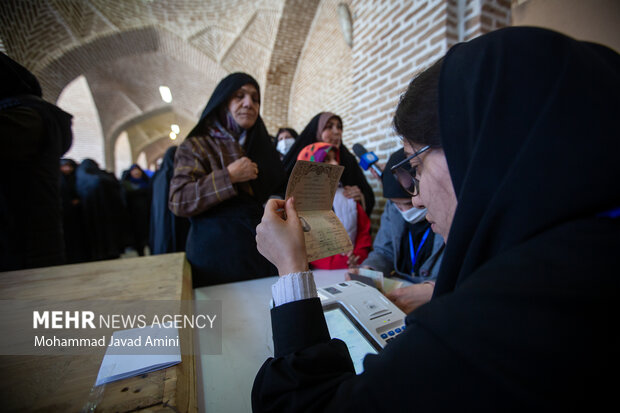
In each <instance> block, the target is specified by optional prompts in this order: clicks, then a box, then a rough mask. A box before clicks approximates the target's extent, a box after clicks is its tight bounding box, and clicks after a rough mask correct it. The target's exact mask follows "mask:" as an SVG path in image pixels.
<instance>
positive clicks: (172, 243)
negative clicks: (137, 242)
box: [149, 146, 189, 255]
mask: <svg viewBox="0 0 620 413" xmlns="http://www.w3.org/2000/svg"><path fill="white" fill-rule="evenodd" d="M176 151H177V147H176V146H171V147H170V148H168V150H167V151H166V153H165V154H164V158H163V161H162V163H161V166H160V168H159V169H158V170H157V172H155V175H153V179H152V201H151V223H150V224H151V225H150V232H149V247H150V249H151V254H153V255H155V254H167V253H169V252H178V251H185V242H186V240H187V233H188V232H189V220H188V219H187V218H183V217H178V216H176V215H174V214H173V213H172V211H170V209H169V208H168V197H169V195H170V180H171V179H172V175H173V173H174V155H175V153H176Z"/></svg>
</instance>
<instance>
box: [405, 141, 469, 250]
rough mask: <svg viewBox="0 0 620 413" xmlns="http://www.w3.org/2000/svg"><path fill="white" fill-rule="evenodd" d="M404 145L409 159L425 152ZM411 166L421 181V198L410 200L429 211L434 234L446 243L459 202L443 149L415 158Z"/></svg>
mask: <svg viewBox="0 0 620 413" xmlns="http://www.w3.org/2000/svg"><path fill="white" fill-rule="evenodd" d="M403 144H404V147H405V153H406V154H407V156H409V155H413V154H414V153H415V152H416V151H418V150H420V149H421V148H422V146H412V145H411V144H409V142H407V141H406V140H403ZM411 166H412V167H416V172H417V173H416V178H417V179H418V180H419V181H420V194H419V195H417V196H414V197H412V198H411V201H412V202H413V206H414V207H416V208H427V210H428V212H427V213H426V220H427V221H428V222H430V223H431V224H432V226H431V228H432V229H433V232H436V233H438V234H440V235H441V236H442V237H443V238H444V240H446V241H447V240H448V233H449V232H450V227H451V226H452V219H453V218H454V212H455V211H456V205H457V201H456V194H455V192H454V187H453V186H452V179H451V178H450V171H449V170H448V162H447V161H446V155H445V154H444V152H443V150H442V149H430V150H428V151H426V152H424V153H422V154H420V155H419V156H416V157H415V158H413V159H412V160H411Z"/></svg>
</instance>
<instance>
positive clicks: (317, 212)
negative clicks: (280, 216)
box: [286, 161, 353, 261]
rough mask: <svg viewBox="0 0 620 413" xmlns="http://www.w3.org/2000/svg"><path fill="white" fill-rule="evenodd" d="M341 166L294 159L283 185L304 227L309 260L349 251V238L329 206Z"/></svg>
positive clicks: (332, 199)
mask: <svg viewBox="0 0 620 413" xmlns="http://www.w3.org/2000/svg"><path fill="white" fill-rule="evenodd" d="M343 170H344V166H340V165H330V164H327V163H317V162H308V161H297V163H296V164H295V167H294V168H293V171H292V172H291V176H290V178H289V181H288V186H287V188H286V199H288V198H290V197H291V196H292V197H294V198H295V209H296V210H297V215H299V219H300V221H301V224H302V228H303V230H304V238H305V241H306V254H307V255H308V261H314V260H318V259H320V258H324V257H329V256H331V255H335V254H340V253H345V252H349V251H351V250H352V249H353V244H352V243H351V239H350V238H349V235H348V234H347V231H346V229H345V228H344V226H343V225H342V222H340V220H339V219H338V217H337V216H336V214H335V213H334V211H333V210H332V205H333V203H334V196H335V195H336V189H338V182H340V176H341V175H342V171H343Z"/></svg>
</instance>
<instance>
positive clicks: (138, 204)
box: [121, 164, 151, 256]
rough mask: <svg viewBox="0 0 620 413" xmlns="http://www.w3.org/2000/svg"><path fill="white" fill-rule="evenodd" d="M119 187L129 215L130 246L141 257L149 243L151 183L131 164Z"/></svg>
mask: <svg viewBox="0 0 620 413" xmlns="http://www.w3.org/2000/svg"><path fill="white" fill-rule="evenodd" d="M121 185H122V188H123V195H124V199H125V205H126V206H127V213H128V215H129V229H130V238H131V244H130V245H131V246H132V247H133V248H134V249H135V250H136V252H137V253H138V255H139V256H143V255H144V248H145V247H146V246H147V244H148V241H149V226H150V215H151V182H150V179H149V177H148V176H147V175H146V173H145V172H144V171H143V170H142V168H140V167H139V166H138V165H137V164H133V165H131V166H130V167H129V169H128V170H126V171H124V172H123V175H122V177H121Z"/></svg>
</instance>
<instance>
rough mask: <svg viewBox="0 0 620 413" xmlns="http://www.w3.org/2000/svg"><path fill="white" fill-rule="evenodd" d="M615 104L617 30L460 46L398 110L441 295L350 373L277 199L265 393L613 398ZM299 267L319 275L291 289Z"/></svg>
mask: <svg viewBox="0 0 620 413" xmlns="http://www.w3.org/2000/svg"><path fill="white" fill-rule="evenodd" d="M619 118H620V56H619V55H618V54H617V53H615V52H614V51H612V50H610V49H608V48H606V47H603V46H600V45H596V44H592V43H587V42H579V41H576V40H574V39H571V38H568V37H566V36H563V35H561V34H559V33H555V32H552V31H548V30H544V29H537V28H523V27H514V28H507V29H502V30H498V31H495V32H491V33H489V34H486V35H483V36H481V37H479V38H477V39H474V40H472V41H469V42H467V43H462V44H459V45H456V46H455V47H453V48H452V49H451V50H450V51H449V52H448V54H447V55H446V56H445V58H444V59H443V60H442V61H440V62H439V63H437V64H435V65H434V66H432V67H431V68H430V69H428V70H427V71H425V72H424V73H423V74H422V75H420V76H419V77H417V78H416V79H414V80H413V82H412V83H411V85H410V86H409V89H408V90H407V92H406V93H405V95H404V96H403V98H402V99H401V102H400V103H399V105H398V108H397V110H396V115H395V118H394V125H395V128H396V130H397V132H398V133H399V134H401V135H402V136H403V138H404V139H403V140H404V143H405V149H406V151H407V153H408V154H409V163H410V166H411V172H412V173H410V174H409V180H408V181H406V182H404V183H405V184H406V187H407V188H408V190H409V191H410V192H411V193H412V200H413V203H414V206H416V207H418V208H427V209H428V214H427V219H428V220H429V221H431V222H432V223H433V230H435V231H437V232H438V233H440V234H442V235H443V236H444V238H445V239H446V250H445V254H444V258H443V262H442V266H441V268H440V272H439V275H438V278H437V283H436V286H435V291H434V294H433V298H432V299H431V301H430V302H429V303H427V304H425V305H423V306H421V307H419V308H418V309H416V310H415V311H413V312H412V313H410V314H409V315H408V316H407V317H406V324H407V327H406V329H405V330H404V332H403V333H402V334H400V335H399V336H398V337H397V338H396V339H394V340H392V341H391V342H390V343H389V344H388V345H387V347H385V348H384V349H383V351H382V352H381V353H380V354H378V355H369V356H367V357H366V359H365V362H364V372H363V373H362V374H360V375H355V373H354V370H353V366H352V363H351V360H350V357H349V354H348V351H347V347H346V345H345V344H344V343H342V342H341V341H339V340H330V337H329V332H328V331H327V328H326V326H325V322H324V321H323V314H322V310H321V304H320V300H319V299H318V298H313V295H312V290H313V289H312V285H313V284H312V283H311V280H312V276H311V275H310V274H311V273H309V272H306V270H307V264H306V263H305V260H304V259H305V255H304V244H303V235H302V234H301V230H300V229H299V223H298V220H297V219H296V214H295V210H294V208H293V204H292V203H291V202H290V200H289V201H287V202H286V203H285V204H284V203H283V202H280V203H278V202H273V203H271V204H268V205H267V208H266V212H265V215H264V216H263V221H262V223H261V225H260V226H259V227H258V232H257V233H258V235H257V240H258V249H259V251H260V252H261V253H262V254H264V255H265V256H267V257H268V258H269V259H270V260H271V261H272V262H274V263H275V264H276V266H277V267H278V269H279V271H280V275H281V276H282V277H281V278H280V281H278V283H276V285H275V286H274V288H273V292H274V301H275V304H276V307H275V308H274V309H273V310H272V324H273V337H274V350H275V358H272V359H269V360H267V361H266V362H265V364H264V365H263V367H262V368H261V370H260V371H259V373H258V375H257V377H256V380H255V383H254V389H253V394H252V400H253V407H254V410H255V411H287V412H291V411H301V410H303V411H321V412H330V411H355V412H360V411H385V410H387V409H389V410H390V411H416V412H426V411H441V412H444V411H485V412H486V411H489V412H496V411H502V412H504V411H599V410H603V407H604V406H607V405H611V404H612V403H614V402H615V400H614V398H615V388H616V387H617V385H616V382H617V380H613V379H611V380H610V379H609V378H610V377H614V375H615V374H617V371H618V367H619V366H620V357H619V355H618V347H619V344H620V341H619V339H618V337H619V335H618V332H617V330H618V329H617V317H616V316H615V313H616V312H617V311H616V310H617V301H618V296H619V295H620V282H619V281H618V279H619V278H618V274H620V264H619V261H618V257H617V254H618V251H620V219H619V217H620V191H618V190H617V187H618V182H619V181H620V163H619V162H618V160H617V157H618V154H619V153H620V139H619V136H620V134H619V133H618V125H617V119H619ZM279 206H284V207H285V208H286V215H287V217H288V219H287V220H284V219H282V218H281V216H280V215H278V213H276V212H275V209H276V208H277V207H279ZM291 282H292V286H298V287H299V286H302V285H303V286H307V285H309V286H310V288H307V289H303V288H297V291H294V292H293V293H291V291H290V289H286V288H282V284H284V283H289V285H291ZM293 289H294V288H293ZM300 291H303V292H302V293H300ZM306 292H307V293H306Z"/></svg>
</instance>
